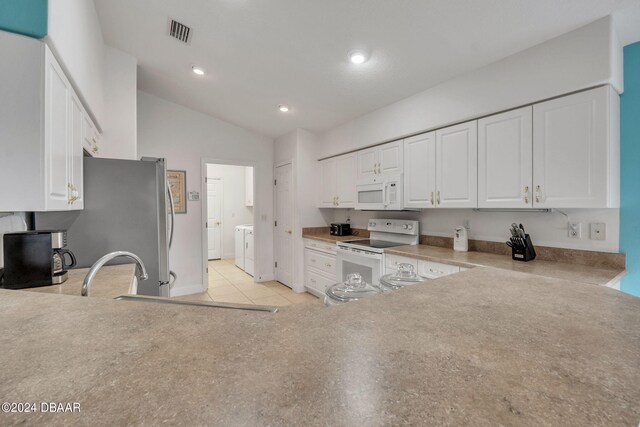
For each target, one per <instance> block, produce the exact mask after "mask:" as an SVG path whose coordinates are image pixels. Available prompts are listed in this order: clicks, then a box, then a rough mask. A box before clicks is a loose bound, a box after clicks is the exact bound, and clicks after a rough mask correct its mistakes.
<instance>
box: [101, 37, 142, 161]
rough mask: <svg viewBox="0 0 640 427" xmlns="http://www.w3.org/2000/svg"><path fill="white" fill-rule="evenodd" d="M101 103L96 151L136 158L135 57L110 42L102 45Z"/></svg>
mask: <svg viewBox="0 0 640 427" xmlns="http://www.w3.org/2000/svg"><path fill="white" fill-rule="evenodd" d="M104 55H105V56H104V65H105V71H104V107H105V121H104V123H103V133H102V142H101V146H100V155H101V156H103V157H110V158H113V159H136V158H137V156H136V154H137V153H136V151H137V138H138V130H137V124H138V123H137V106H136V103H137V99H138V96H137V95H138V91H137V87H138V83H137V71H138V60H137V59H136V58H135V57H133V56H131V55H129V54H128V53H125V52H122V51H121V50H118V49H114V48H112V47H110V46H105V47H104Z"/></svg>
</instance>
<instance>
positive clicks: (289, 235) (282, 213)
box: [275, 163, 293, 287]
mask: <svg viewBox="0 0 640 427" xmlns="http://www.w3.org/2000/svg"><path fill="white" fill-rule="evenodd" d="M292 189H293V185H292V170H291V163H287V164H286V165H282V166H279V167H277V168H276V227H275V230H276V231H275V232H276V248H275V249H276V251H275V252H276V254H275V255H276V280H277V281H278V282H280V283H282V284H284V285H287V286H289V287H292V286H293V216H292V212H293V193H292Z"/></svg>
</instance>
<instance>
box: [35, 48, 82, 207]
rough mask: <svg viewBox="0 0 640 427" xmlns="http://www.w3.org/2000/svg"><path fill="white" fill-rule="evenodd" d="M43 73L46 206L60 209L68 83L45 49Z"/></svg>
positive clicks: (65, 189) (65, 180) (64, 193)
mask: <svg viewBox="0 0 640 427" xmlns="http://www.w3.org/2000/svg"><path fill="white" fill-rule="evenodd" d="M44 75H45V85H44V86H45V96H44V115H45V119H44V124H45V129H44V136H45V143H44V158H45V176H46V178H45V198H46V200H45V206H46V210H54V211H61V210H67V208H68V206H69V183H70V180H69V176H68V172H69V169H70V163H71V159H70V156H69V155H68V154H69V148H70V147H69V146H70V145H71V144H70V142H71V129H70V124H71V123H70V118H71V114H70V113H71V84H70V83H69V81H68V80H67V78H66V77H65V75H64V72H63V71H62V69H61V68H60V65H59V64H58V62H57V61H56V60H55V58H53V55H51V52H50V51H49V50H48V49H47V52H46V56H45V73H44ZM34 161H35V159H34ZM25 196H26V195H25ZM27 197H28V196H27Z"/></svg>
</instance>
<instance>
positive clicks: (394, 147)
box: [378, 140, 404, 175]
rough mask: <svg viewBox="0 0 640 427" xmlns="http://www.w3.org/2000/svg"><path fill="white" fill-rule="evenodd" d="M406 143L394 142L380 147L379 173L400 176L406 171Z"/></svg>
mask: <svg viewBox="0 0 640 427" xmlns="http://www.w3.org/2000/svg"><path fill="white" fill-rule="evenodd" d="M403 147H404V142H403V141H402V140H400V141H394V142H389V143H387V144H383V145H381V146H379V147H378V172H379V173H380V174H382V175H384V174H400V173H403V171H404V153H403Z"/></svg>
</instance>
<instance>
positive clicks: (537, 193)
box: [536, 185, 542, 203]
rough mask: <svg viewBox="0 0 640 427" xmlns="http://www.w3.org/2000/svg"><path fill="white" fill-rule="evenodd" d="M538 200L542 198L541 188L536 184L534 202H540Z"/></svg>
mask: <svg viewBox="0 0 640 427" xmlns="http://www.w3.org/2000/svg"><path fill="white" fill-rule="evenodd" d="M540 200H542V188H541V187H540V186H539V185H536V203H540Z"/></svg>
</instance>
